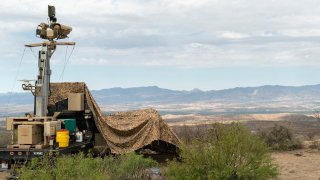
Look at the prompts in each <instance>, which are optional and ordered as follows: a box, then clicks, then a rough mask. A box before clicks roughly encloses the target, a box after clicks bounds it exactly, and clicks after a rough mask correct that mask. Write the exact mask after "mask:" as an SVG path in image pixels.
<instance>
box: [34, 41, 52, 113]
mask: <svg viewBox="0 0 320 180" xmlns="http://www.w3.org/2000/svg"><path fill="white" fill-rule="evenodd" d="M53 50H54V49H52V46H50V45H47V44H43V45H42V50H40V51H39V59H38V68H39V74H38V78H37V81H36V93H35V94H36V99H35V105H36V108H35V115H36V116H38V117H43V116H47V114H48V108H47V107H48V97H49V93H50V76H51V69H50V58H51V55H52V53H53Z"/></svg>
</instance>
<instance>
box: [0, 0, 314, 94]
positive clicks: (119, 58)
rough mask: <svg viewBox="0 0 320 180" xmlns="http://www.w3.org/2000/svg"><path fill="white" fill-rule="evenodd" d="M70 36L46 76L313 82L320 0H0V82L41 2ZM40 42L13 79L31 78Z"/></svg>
mask: <svg viewBox="0 0 320 180" xmlns="http://www.w3.org/2000/svg"><path fill="white" fill-rule="evenodd" d="M48 4H52V5H55V6H56V11H57V13H56V14H57V18H58V21H60V22H61V23H62V24H66V25H70V26H72V27H73V31H72V33H71V34H70V39H68V40H69V41H76V42H77V46H76V47H75V49H74V51H73V54H72V56H71V58H70V60H69V61H67V66H66V69H65V73H64V75H63V79H62V78H60V76H61V72H62V69H63V68H64V64H65V54H66V52H67V56H68V55H69V54H70V53H71V49H72V48H70V47H69V48H68V49H66V47H60V48H59V49H58V50H57V51H56V54H55V55H54V56H53V58H52V71H53V75H52V81H61V80H64V81H85V82H86V83H87V84H88V85H89V87H90V89H102V88H110V87H136V86H153V85H156V86H159V87H163V88H170V89H179V90H182V89H186V90H190V89H193V88H199V89H203V90H210V89H225V88H233V87H246V86H260V85H267V84H268V85H292V86H299V85H308V84H319V83H320V79H319V78H318V77H320V59H319V57H320V11H319V10H318V7H320V1H317V0H305V1H298V0H281V1H279V0H278V1H276V0H269V1H265V0H232V1H231V0H229V1H222V0H175V1H169V0H148V1H146V0H122V1H120V0H119V1H118V0H110V1H108V0H104V1H102V0H90V1H89V0H77V1H63V0H55V1H53V0H43V1H35V0H25V1H20V0H10V1H7V0H4V1H3V2H1V6H0V22H1V23H0V30H1V33H0V39H1V41H0V59H1V66H0V82H1V86H0V92H8V91H21V90H20V86H21V85H20V83H19V82H15V81H14V80H15V77H16V74H17V70H18V65H19V62H20V59H21V55H22V52H23V50H24V47H23V45H24V44H28V43H34V42H40V41H41V40H40V39H37V38H36V37H35V34H34V33H35V28H36V26H37V25H38V24H39V23H40V22H45V21H46V18H47V5H48ZM37 51H38V49H33V52H31V51H30V49H29V48H27V49H26V51H25V56H24V58H23V61H22V64H21V68H20V71H19V73H18V78H17V79H35V77H36V75H37V59H36V58H35V57H34V55H35V54H37Z"/></svg>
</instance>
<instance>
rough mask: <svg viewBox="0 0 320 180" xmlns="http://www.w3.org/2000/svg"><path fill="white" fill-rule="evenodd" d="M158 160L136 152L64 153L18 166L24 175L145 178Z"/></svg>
mask: <svg viewBox="0 0 320 180" xmlns="http://www.w3.org/2000/svg"><path fill="white" fill-rule="evenodd" d="M154 165H156V162H155V161H153V160H151V159H147V158H143V157H142V156H140V155H136V154H134V153H129V154H125V155H122V156H116V157H111V156H110V157H104V158H100V157H97V158H93V157H91V156H84V155H83V154H81V153H80V154H77V155H72V156H71V155H68V156H67V155H64V156H59V157H56V158H53V157H52V156H49V155H47V156H44V157H43V158H38V159H33V160H32V161H30V163H28V165H27V166H25V167H24V168H22V169H20V170H18V173H19V175H20V179H46V180H47V179H48V180H51V179H52V180H55V179H62V180H63V179H68V180H69V179H88V180H90V179H99V180H100V179H141V178H143V176H144V174H143V172H144V170H145V169H146V168H149V167H152V166H154Z"/></svg>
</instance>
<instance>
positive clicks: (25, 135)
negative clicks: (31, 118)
mask: <svg viewBox="0 0 320 180" xmlns="http://www.w3.org/2000/svg"><path fill="white" fill-rule="evenodd" d="M39 143H41V127H39V126H37V125H19V126H18V144H39Z"/></svg>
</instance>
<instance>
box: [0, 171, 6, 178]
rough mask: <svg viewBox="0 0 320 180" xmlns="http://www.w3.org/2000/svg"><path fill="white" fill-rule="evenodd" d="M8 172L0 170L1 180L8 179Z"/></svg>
mask: <svg viewBox="0 0 320 180" xmlns="http://www.w3.org/2000/svg"><path fill="white" fill-rule="evenodd" d="M6 175H7V173H6V172H0V180H5V179H6Z"/></svg>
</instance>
